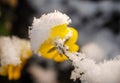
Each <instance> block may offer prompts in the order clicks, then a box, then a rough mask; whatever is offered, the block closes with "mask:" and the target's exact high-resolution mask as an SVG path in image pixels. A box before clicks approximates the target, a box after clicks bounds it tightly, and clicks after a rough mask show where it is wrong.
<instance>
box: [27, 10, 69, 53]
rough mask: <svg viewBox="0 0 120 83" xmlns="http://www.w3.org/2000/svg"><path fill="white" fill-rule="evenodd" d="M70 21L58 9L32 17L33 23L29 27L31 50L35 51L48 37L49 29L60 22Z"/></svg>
mask: <svg viewBox="0 0 120 83" xmlns="http://www.w3.org/2000/svg"><path fill="white" fill-rule="evenodd" d="M69 23H71V19H70V18H69V17H68V16H67V15H66V14H63V13H61V12H59V11H56V10H55V11H54V12H52V13H48V14H44V15H42V16H41V17H40V18H38V19H36V18H34V21H33V24H32V26H31V27H30V29H29V36H30V40H31V44H32V50H33V51H34V52H36V51H37V50H38V48H39V46H40V45H41V44H42V43H43V42H44V41H45V39H46V38H48V37H49V34H50V29H51V28H53V27H55V26H57V25H62V24H69Z"/></svg>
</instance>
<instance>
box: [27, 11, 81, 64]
mask: <svg viewBox="0 0 120 83" xmlns="http://www.w3.org/2000/svg"><path fill="white" fill-rule="evenodd" d="M70 22H71V19H70V18H69V17H68V16H67V15H66V14H62V13H61V12H59V11H55V12H52V13H48V14H46V15H43V16H41V17H40V19H36V18H35V19H34V21H33V24H32V27H30V30H29V36H30V40H31V45H32V50H33V51H34V52H35V53H38V54H39V55H41V56H43V57H45V58H48V59H53V60H55V61H58V62H60V61H64V60H66V59H67V57H66V56H65V55H64V54H62V53H60V52H59V51H58V50H57V48H56V47H55V45H54V41H55V39H57V38H61V39H64V38H65V36H66V35H67V34H69V32H71V37H70V38H69V39H68V40H67V41H66V42H65V45H66V46H67V47H68V50H69V51H71V52H76V51H78V49H79V47H78V45H77V44H76V41H77V39H78V33H77V31H76V30H75V29H74V28H72V27H68V24H69V23H70Z"/></svg>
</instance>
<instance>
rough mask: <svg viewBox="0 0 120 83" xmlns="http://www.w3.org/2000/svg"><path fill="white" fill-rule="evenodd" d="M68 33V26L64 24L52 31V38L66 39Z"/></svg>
mask: <svg viewBox="0 0 120 83" xmlns="http://www.w3.org/2000/svg"><path fill="white" fill-rule="evenodd" d="M67 33H68V30H67V24H62V25H58V26H55V27H53V28H52V29H51V32H50V37H60V38H64V37H65V35H66V34H67Z"/></svg>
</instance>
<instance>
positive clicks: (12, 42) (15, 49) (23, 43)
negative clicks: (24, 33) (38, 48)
mask: <svg viewBox="0 0 120 83" xmlns="http://www.w3.org/2000/svg"><path fill="white" fill-rule="evenodd" d="M0 49H1V51H0V60H1V62H0V64H1V66H0V75H1V76H8V79H9V80H17V79H19V78H20V76H21V70H22V68H23V66H24V64H25V62H26V60H27V59H28V58H29V57H30V56H31V54H32V52H31V48H30V43H29V41H27V40H24V39H19V38H17V37H12V38H10V37H0Z"/></svg>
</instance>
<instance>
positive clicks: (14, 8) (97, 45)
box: [0, 0, 120, 83]
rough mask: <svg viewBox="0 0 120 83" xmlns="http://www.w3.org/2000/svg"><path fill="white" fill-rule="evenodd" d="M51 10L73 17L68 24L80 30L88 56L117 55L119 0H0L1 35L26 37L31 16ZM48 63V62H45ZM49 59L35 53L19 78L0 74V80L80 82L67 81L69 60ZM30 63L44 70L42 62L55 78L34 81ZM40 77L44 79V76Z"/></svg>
mask: <svg viewBox="0 0 120 83" xmlns="http://www.w3.org/2000/svg"><path fill="white" fill-rule="evenodd" d="M54 10H58V11H61V12H63V13H66V14H67V15H68V16H69V17H70V18H71V19H72V23H71V24H70V26H72V27H74V28H76V29H77V30H78V32H79V39H78V44H79V45H80V50H81V51H83V52H84V53H86V54H87V56H88V57H89V58H93V59H95V60H96V61H97V62H101V61H103V60H104V59H106V60H110V59H113V58H114V57H119V56H120V1H119V0H0V35H1V36H2V35H5V36H12V35H16V36H18V37H20V38H25V39H29V37H28V27H29V26H31V24H32V21H33V17H37V18H39V17H40V16H41V15H42V14H44V13H49V12H53V11H54ZM96 56H97V57H96ZM98 56H99V57H98ZM50 62H51V64H48V63H50ZM50 62H49V60H46V59H45V60H44V59H42V60H41V58H40V57H37V55H36V56H35V57H32V58H31V59H30V60H29V61H28V63H27V64H26V66H25V68H24V69H23V70H24V71H23V75H22V77H21V79H20V80H19V81H7V78H3V77H0V82H1V81H5V82H6V83H7V82H11V83H13V82H16V83H19V82H20V83H24V82H26V81H27V82H28V81H29V83H80V81H78V80H77V81H75V82H73V81H72V80H70V73H71V70H72V69H73V67H72V65H71V64H70V62H69V61H65V62H62V63H56V62H54V61H50ZM33 63H34V64H36V65H35V66H34V67H35V69H39V70H40V71H42V69H40V68H38V67H37V68H36V66H39V67H41V68H43V70H44V68H45V69H46V67H43V66H45V65H46V66H47V69H49V68H50V69H51V68H52V69H51V70H50V71H51V72H52V73H51V74H52V76H53V77H56V78H51V79H52V82H50V81H49V82H42V81H41V82H40V81H39V80H38V81H33V80H35V79H40V78H35V79H33V77H31V76H34V75H33V74H31V73H30V72H28V68H31V65H32V64H33ZM43 64H44V65H43ZM56 67H57V68H56ZM55 70H56V71H55ZM31 71H34V69H31ZM35 71H37V70H35ZM46 71H48V70H46ZM46 71H45V72H46ZM53 71H55V72H53ZM32 73H33V72H32ZM34 73H36V72H34ZM48 73H49V72H48ZM51 74H50V76H51ZM45 75H48V74H45ZM42 76H43V77H45V78H46V76H44V75H42ZM37 77H40V76H37ZM41 78H42V77H41ZM31 80H32V81H31ZM53 81H54V82H53ZM27 82H26V83H27Z"/></svg>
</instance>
